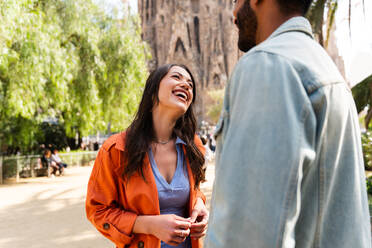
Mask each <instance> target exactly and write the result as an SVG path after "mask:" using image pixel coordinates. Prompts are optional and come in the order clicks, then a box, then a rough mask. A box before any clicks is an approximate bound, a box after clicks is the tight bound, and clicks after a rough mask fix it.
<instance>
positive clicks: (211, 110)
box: [207, 89, 225, 123]
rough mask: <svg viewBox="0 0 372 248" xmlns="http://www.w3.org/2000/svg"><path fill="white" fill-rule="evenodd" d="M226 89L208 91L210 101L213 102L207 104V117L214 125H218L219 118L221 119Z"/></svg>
mask: <svg viewBox="0 0 372 248" xmlns="http://www.w3.org/2000/svg"><path fill="white" fill-rule="evenodd" d="M224 92H225V89H218V90H211V91H208V96H209V98H210V99H209V100H210V101H211V102H210V103H209V104H207V106H208V108H207V117H208V119H209V121H211V122H212V123H217V121H218V118H219V117H220V113H221V110H222V105H223V97H224Z"/></svg>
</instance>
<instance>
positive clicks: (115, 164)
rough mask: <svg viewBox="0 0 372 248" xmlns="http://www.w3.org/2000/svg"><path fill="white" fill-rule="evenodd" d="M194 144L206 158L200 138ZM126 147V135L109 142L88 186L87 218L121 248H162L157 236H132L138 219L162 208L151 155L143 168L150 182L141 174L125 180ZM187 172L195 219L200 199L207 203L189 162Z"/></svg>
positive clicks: (194, 242) (194, 247) (198, 244)
mask: <svg viewBox="0 0 372 248" xmlns="http://www.w3.org/2000/svg"><path fill="white" fill-rule="evenodd" d="M194 142H195V144H196V146H197V147H198V148H199V150H200V151H201V152H202V153H203V154H204V153H205V149H204V147H203V145H202V143H201V141H200V139H199V138H198V137H197V136H196V135H195V140H194ZM124 147H125V132H122V133H119V134H115V135H113V136H111V137H110V138H108V139H107V140H106V141H105V143H104V144H103V146H102V148H101V149H100V151H99V152H98V155H97V158H96V161H95V163H94V167H93V170H92V173H91V176H90V179H89V183H88V192H87V199H86V213H87V217H88V219H89V220H90V221H91V222H92V223H93V225H94V226H95V227H96V228H97V230H98V231H100V232H101V233H102V234H103V235H104V236H105V237H107V238H108V239H110V240H111V241H113V242H114V243H115V244H116V246H117V247H120V248H124V247H125V248H132V247H136V248H137V247H138V248H142V247H149V248H159V247H160V240H159V239H158V238H156V237H155V236H153V235H146V234H133V233H132V230H133V225H134V222H135V220H136V217H137V215H159V214H160V208H159V199H158V192H157V188H156V183H155V178H154V176H153V173H152V169H151V165H150V162H149V159H148V156H147V155H146V156H145V159H144V168H143V173H144V176H145V178H146V182H145V181H144V180H143V178H142V176H141V175H140V174H139V173H135V174H134V175H133V176H132V177H131V178H130V180H129V181H124V180H123V179H122V176H121V175H122V172H123V166H120V165H121V164H123V163H124V158H123V151H124ZM184 151H185V148H184ZM185 154H186V153H185ZM186 160H187V159H186ZM187 168H188V174H189V181H190V201H189V206H188V208H189V215H191V211H192V209H193V207H194V205H195V203H196V199H197V197H201V198H202V199H203V200H204V202H205V196H204V195H203V193H202V192H201V191H199V190H195V189H194V185H195V181H194V178H193V176H192V171H191V168H190V165H189V162H188V161H187ZM191 242H192V248H201V247H202V242H201V241H200V240H192V241H191Z"/></svg>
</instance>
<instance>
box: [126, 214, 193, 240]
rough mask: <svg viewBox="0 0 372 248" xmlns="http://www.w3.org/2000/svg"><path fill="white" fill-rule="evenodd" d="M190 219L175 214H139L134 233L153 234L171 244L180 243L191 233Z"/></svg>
mask: <svg viewBox="0 0 372 248" xmlns="http://www.w3.org/2000/svg"><path fill="white" fill-rule="evenodd" d="M190 227H191V222H190V219H185V218H182V217H180V216H177V215H174V214H164V215H152V216H145V215H142V216H138V217H137V219H136V222H135V224H134V227H133V232H134V233H145V234H152V235H154V236H155V237H157V238H158V239H160V240H162V241H164V242H165V243H167V244H170V245H174V246H175V245H179V244H180V243H182V242H183V241H185V239H186V237H187V236H189V234H190Z"/></svg>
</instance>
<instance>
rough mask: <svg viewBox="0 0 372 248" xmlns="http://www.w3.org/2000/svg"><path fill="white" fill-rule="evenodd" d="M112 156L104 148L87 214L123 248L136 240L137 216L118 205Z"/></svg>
mask: <svg viewBox="0 0 372 248" xmlns="http://www.w3.org/2000/svg"><path fill="white" fill-rule="evenodd" d="M113 168H114V167H113V162H112V160H111V156H110V152H109V151H107V150H105V149H103V148H101V150H100V151H99V153H98V155H97V158H96V161H95V163H94V167H93V170H92V174H91V176H90V179H89V183H88V192H87V198H86V214H87V217H88V219H89V221H90V222H92V224H93V225H94V226H95V227H96V228H97V230H98V231H99V232H101V233H102V234H103V235H104V236H105V237H107V238H108V239H110V240H111V241H113V242H114V243H115V244H116V245H117V246H119V247H123V246H124V245H126V244H129V243H130V242H131V240H132V239H133V236H134V235H132V230H133V225H134V222H135V220H136V218H137V215H136V214H135V213H133V212H129V211H126V210H125V209H123V208H122V207H120V206H119V205H118V192H117V185H118V177H117V174H116V173H115V171H114V169H113Z"/></svg>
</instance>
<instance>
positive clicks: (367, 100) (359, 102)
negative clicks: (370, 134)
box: [352, 75, 372, 129]
mask: <svg viewBox="0 0 372 248" xmlns="http://www.w3.org/2000/svg"><path fill="white" fill-rule="evenodd" d="M352 92H353V97H354V100H355V104H356V107H357V111H358V113H359V112H361V111H363V110H364V109H366V108H367V115H366V116H365V118H364V125H365V128H366V129H368V127H369V124H370V122H371V120H372V75H370V76H369V77H367V78H365V79H364V80H363V81H362V82H360V83H358V84H357V85H356V86H354V87H353V88H352Z"/></svg>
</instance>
